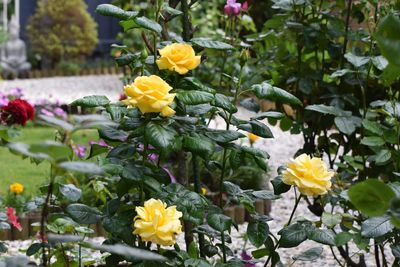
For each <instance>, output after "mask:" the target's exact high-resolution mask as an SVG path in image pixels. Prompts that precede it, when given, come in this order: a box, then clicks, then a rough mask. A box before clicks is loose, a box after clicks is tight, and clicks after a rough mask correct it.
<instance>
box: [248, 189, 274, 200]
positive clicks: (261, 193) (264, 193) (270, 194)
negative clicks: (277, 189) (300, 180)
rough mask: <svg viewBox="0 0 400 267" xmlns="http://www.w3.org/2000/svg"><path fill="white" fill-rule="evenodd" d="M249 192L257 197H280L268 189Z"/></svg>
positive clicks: (269, 198) (268, 198) (271, 198)
mask: <svg viewBox="0 0 400 267" xmlns="http://www.w3.org/2000/svg"><path fill="white" fill-rule="evenodd" d="M251 194H252V195H253V196H254V197H255V198H258V199H267V200H275V199H278V198H280V196H277V195H275V194H274V192H272V191H268V190H259V191H254V192H252V193H251Z"/></svg>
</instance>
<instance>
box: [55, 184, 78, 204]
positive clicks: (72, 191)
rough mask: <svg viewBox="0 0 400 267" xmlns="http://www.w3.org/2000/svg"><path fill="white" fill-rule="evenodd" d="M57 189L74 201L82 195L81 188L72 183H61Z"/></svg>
mask: <svg viewBox="0 0 400 267" xmlns="http://www.w3.org/2000/svg"><path fill="white" fill-rule="evenodd" d="M59 190H60V193H61V194H62V195H63V196H64V197H65V198H67V199H68V200H71V201H74V202H75V201H78V200H79V199H80V198H81V195H82V190H80V189H79V188H77V187H76V186H75V185H73V184H61V185H60V188H59Z"/></svg>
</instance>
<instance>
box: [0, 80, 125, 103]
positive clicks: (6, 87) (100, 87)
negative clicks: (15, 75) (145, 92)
mask: <svg viewBox="0 0 400 267" xmlns="http://www.w3.org/2000/svg"><path fill="white" fill-rule="evenodd" d="M13 88H21V89H23V92H24V97H25V98H26V99H28V100H30V101H32V102H33V103H37V102H38V101H41V100H43V99H46V100H49V101H54V102H56V101H59V102H60V103H64V104H68V103H71V102H72V101H74V100H76V99H78V98H82V97H84V96H88V95H105V96H107V97H108V98H109V99H110V100H112V101H115V100H118V98H119V94H120V93H121V92H122V82H121V81H120V80H119V76H118V75H91V76H75V77H53V78H41V79H22V80H12V81H1V82H0V92H2V93H7V92H10V91H11V90H12V89H13Z"/></svg>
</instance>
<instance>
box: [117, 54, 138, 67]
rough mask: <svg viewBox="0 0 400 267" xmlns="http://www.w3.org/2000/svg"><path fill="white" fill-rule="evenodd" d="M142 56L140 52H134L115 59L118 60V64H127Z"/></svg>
mask: <svg viewBox="0 0 400 267" xmlns="http://www.w3.org/2000/svg"><path fill="white" fill-rule="evenodd" d="M139 58H140V53H136V54H132V53H128V54H123V55H121V56H119V57H117V58H116V59H115V62H117V64H118V66H120V67H121V66H126V65H129V64H131V63H134V62H135V61H137V60H138V59H139Z"/></svg>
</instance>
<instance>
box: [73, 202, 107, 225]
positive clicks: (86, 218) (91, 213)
mask: <svg viewBox="0 0 400 267" xmlns="http://www.w3.org/2000/svg"><path fill="white" fill-rule="evenodd" d="M66 212H67V213H68V215H69V216H71V218H72V219H73V220H74V221H76V222H77V223H82V224H95V223H97V222H98V221H99V220H100V219H101V218H102V217H103V214H102V213H101V212H100V211H98V210H96V209H93V208H91V207H89V206H86V205H84V204H71V205H69V206H68V207H67V208H66Z"/></svg>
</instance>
